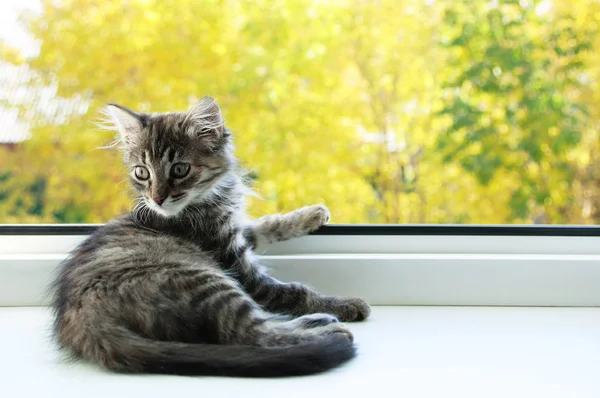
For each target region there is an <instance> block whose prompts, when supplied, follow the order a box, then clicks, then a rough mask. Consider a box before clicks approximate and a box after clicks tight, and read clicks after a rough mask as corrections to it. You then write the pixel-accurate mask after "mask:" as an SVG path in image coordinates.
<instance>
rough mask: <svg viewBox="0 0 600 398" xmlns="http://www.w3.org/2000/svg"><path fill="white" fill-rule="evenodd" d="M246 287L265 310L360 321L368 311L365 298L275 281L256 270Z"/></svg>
mask: <svg viewBox="0 0 600 398" xmlns="http://www.w3.org/2000/svg"><path fill="white" fill-rule="evenodd" d="M246 289H247V290H248V292H249V293H250V295H251V296H252V298H253V299H254V300H255V301H256V302H257V303H259V304H261V305H262V306H263V307H265V308H266V309H267V310H268V311H271V312H276V313H284V314H290V315H294V316H299V315H304V314H314V313H328V314H333V315H335V316H337V317H338V318H339V319H340V320H341V321H344V322H352V321H362V320H364V319H366V318H367V317H368V316H369V315H370V314H371V308H370V307H369V304H367V302H366V301H364V300H362V299H360V298H355V297H334V296H326V295H323V294H320V293H318V292H316V291H315V290H313V289H311V288H309V287H308V286H305V285H303V284H301V283H296V282H290V283H285V282H281V281H278V280H277V279H275V278H273V277H272V276H269V275H267V274H266V273H264V272H263V273H260V276H258V277H257V278H256V279H255V280H254V281H253V282H252V283H250V284H247V286H246Z"/></svg>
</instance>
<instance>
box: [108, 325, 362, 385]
mask: <svg viewBox="0 0 600 398" xmlns="http://www.w3.org/2000/svg"><path fill="white" fill-rule="evenodd" d="M103 337H104V338H103V340H104V341H103V348H104V349H105V350H106V349H107V348H108V350H106V351H104V352H105V353H106V352H107V351H108V352H110V351H112V352H113V353H116V350H117V349H118V351H119V353H118V354H116V355H113V356H112V358H110V360H109V361H101V362H104V363H105V365H108V367H110V368H113V370H117V371H121V372H133V373H165V374H177V375H206V376H208V375H213V376H238V377H283V376H301V375H310V374H315V373H321V372H324V371H327V370H330V369H332V368H335V367H337V366H339V365H341V364H343V363H344V362H346V361H348V360H350V359H352V358H353V357H354V356H355V355H356V349H355V346H354V345H353V343H352V342H351V341H350V340H349V339H348V337H346V336H344V335H342V334H337V333H336V334H333V335H331V336H329V337H326V338H323V339H319V340H316V341H314V342H311V343H307V344H299V345H294V346H287V347H258V346H245V345H217V344H189V343H179V342H168V341H158V340H150V339H145V338H142V337H141V336H138V335H135V334H133V333H131V332H130V331H129V330H120V331H119V333H117V334H116V335H113V336H111V338H107V337H108V336H106V335H104V336H103ZM107 345H108V347H107ZM110 346H113V347H110ZM110 348H113V349H114V351H113V350H111V349H110ZM104 359H105V360H106V359H107V358H104ZM109 363H110V365H109Z"/></svg>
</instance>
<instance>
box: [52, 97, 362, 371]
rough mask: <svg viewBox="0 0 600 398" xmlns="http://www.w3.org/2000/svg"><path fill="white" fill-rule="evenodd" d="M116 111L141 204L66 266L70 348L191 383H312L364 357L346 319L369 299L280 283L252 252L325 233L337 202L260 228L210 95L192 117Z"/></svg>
mask: <svg viewBox="0 0 600 398" xmlns="http://www.w3.org/2000/svg"><path fill="white" fill-rule="evenodd" d="M106 113H107V114H108V115H109V116H110V118H111V120H112V122H113V123H114V126H115V129H116V130H117V131H118V132H119V134H120V141H121V143H122V149H123V151H124V161H125V163H126V165H127V166H128V167H129V170H130V176H129V178H130V180H131V183H132V185H133V187H134V188H135V190H137V191H138V192H139V194H140V198H141V199H140V202H139V203H138V205H137V206H136V207H135V209H134V210H133V211H132V212H131V213H130V214H127V215H124V216H121V217H119V218H116V219H115V220H112V221H111V222H109V223H107V224H106V225H104V226H102V227H101V228H99V229H98V230H97V231H96V232H94V233H93V234H92V235H91V236H89V237H88V238H87V239H86V240H85V241H84V242H83V243H82V244H81V245H80V246H78V247H77V248H76V249H75V250H73V252H72V253H71V254H70V256H69V257H68V259H66V260H65V262H64V263H63V264H62V266H61V268H60V270H59V272H58V275H57V277H56V280H55V282H54V285H53V286H54V288H55V292H56V294H55V300H54V311H55V324H54V334H55V338H56V340H57V342H58V344H59V346H60V347H62V348H64V349H66V350H67V351H69V352H70V353H71V354H72V355H73V356H74V357H76V358H83V359H85V360H88V361H91V362H93V363H96V364H99V365H101V366H103V367H104V368H106V369H109V370H113V371H117V372H144V373H170V374H182V375H224V376H254V377H262V376H286V375H304V374H313V373H318V372H322V371H325V370H328V369H331V368H334V367H336V366H338V365H340V364H342V363H344V362H346V361H348V360H349V359H351V358H353V357H354V356H355V347H354V345H353V341H352V340H353V337H352V334H351V333H350V331H349V330H348V329H347V328H346V327H345V326H344V325H343V324H341V323H339V322H338V320H340V321H359V320H363V319H365V318H366V317H367V316H369V313H370V309H369V306H368V304H367V303H366V302H365V301H363V300H361V299H358V298H338V297H331V296H324V295H321V294H319V293H317V292H315V291H313V290H311V289H310V288H308V287H306V286H304V285H302V284H299V283H283V282H280V281H278V280H276V279H274V278H273V277H271V276H269V275H268V274H267V272H266V271H265V270H264V269H263V268H262V267H261V264H260V262H261V261H260V258H259V257H258V256H257V255H256V254H255V253H254V252H253V248H254V247H255V246H256V245H257V244H261V243H268V242H275V241H282V240H286V239H290V238H294V237H300V236H303V235H306V234H308V233H310V232H312V231H314V230H316V229H318V228H319V227H320V226H321V225H323V224H325V223H326V222H327V221H328V219H329V212H328V210H327V208H326V207H324V206H321V205H316V206H309V207H304V208H301V209H298V210H295V211H292V212H290V213H287V214H283V215H269V216H266V217H263V218H259V219H258V220H253V221H250V220H248V219H247V218H246V217H245V214H244V196H245V194H246V188H245V185H244V184H243V180H242V176H241V173H240V172H239V171H238V167H237V162H236V159H235V157H234V155H233V149H232V137H231V134H230V132H229V131H228V130H227V129H226V128H225V126H224V122H223V118H222V115H221V111H220V109H219V106H218V105H217V103H216V102H215V101H214V100H213V99H211V98H208V97H206V98H203V99H202V100H200V101H199V102H198V103H197V104H196V105H195V106H194V107H193V108H192V109H191V110H189V111H188V112H185V113H163V114H152V115H148V114H141V113H136V112H134V111H131V110H129V109H126V108H124V107H122V106H119V105H109V106H108V107H107V110H106Z"/></svg>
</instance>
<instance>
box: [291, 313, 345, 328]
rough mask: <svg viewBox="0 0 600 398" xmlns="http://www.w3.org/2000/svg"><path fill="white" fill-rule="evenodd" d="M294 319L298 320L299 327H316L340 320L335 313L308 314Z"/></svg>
mask: <svg viewBox="0 0 600 398" xmlns="http://www.w3.org/2000/svg"><path fill="white" fill-rule="evenodd" d="M294 321H295V322H298V326H299V327H302V328H307V329H310V328H316V327H319V326H326V325H329V324H331V323H338V322H339V320H338V319H337V318H336V317H335V316H334V315H330V314H307V315H303V316H301V317H299V318H296V319H295V320H294Z"/></svg>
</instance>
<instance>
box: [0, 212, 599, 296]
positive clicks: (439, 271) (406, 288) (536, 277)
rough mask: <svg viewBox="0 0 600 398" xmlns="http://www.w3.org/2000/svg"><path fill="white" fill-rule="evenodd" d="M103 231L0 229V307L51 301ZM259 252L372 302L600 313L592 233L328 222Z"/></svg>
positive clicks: (277, 265) (284, 270)
mask: <svg viewBox="0 0 600 398" xmlns="http://www.w3.org/2000/svg"><path fill="white" fill-rule="evenodd" d="M99 225H100V224H65V225H54V224H53V225H38V224H35V225H0V306H3V305H4V306H6V305H16V306H20V305H33V306H36V305H45V304H47V303H48V297H47V295H46V293H47V287H48V285H49V282H50V281H51V278H52V276H53V274H54V272H55V270H56V267H57V266H58V265H59V264H60V261H61V260H62V259H63V258H65V257H66V256H67V255H68V252H69V251H70V250H71V249H72V248H74V247H75V246H76V245H77V243H78V242H80V241H82V240H83V239H85V237H86V236H87V235H88V234H90V233H91V232H92V231H93V230H94V229H96V228H98V226H99ZM257 252H258V253H259V254H260V255H261V256H262V257H263V261H264V263H265V264H266V265H267V266H268V267H269V268H270V269H271V272H272V274H273V275H274V276H276V277H278V278H280V279H281V280H285V281H292V280H294V281H300V282H303V283H307V284H309V285H311V286H313V287H314V288H316V289H318V290H320V291H322V292H324V293H328V294H336V295H352V296H360V297H364V298H365V299H367V300H368V301H369V302H370V303H371V304H373V305H452V306H454V305H458V306H553V307H554V306H559V307H596V306H600V288H598V287H600V227H598V226H579V225H573V226H571V225H543V226H541V225H532V226H530V225H327V226H325V227H323V228H321V229H320V230H318V231H316V232H315V233H313V234H311V235H309V236H306V237H303V238H298V239H293V240H290V241H287V242H280V243H276V244H272V245H268V246H265V247H259V248H258V249H257Z"/></svg>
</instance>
